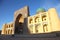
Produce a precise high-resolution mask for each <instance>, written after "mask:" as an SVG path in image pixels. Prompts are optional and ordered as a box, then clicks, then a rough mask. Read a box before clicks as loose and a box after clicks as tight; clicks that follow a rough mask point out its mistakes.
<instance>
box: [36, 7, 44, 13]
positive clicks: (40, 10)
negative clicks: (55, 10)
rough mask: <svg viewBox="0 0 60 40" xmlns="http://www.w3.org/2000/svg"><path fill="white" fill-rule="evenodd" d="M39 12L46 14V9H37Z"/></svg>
mask: <svg viewBox="0 0 60 40" xmlns="http://www.w3.org/2000/svg"><path fill="white" fill-rule="evenodd" d="M37 12H45V9H44V8H39V9H37Z"/></svg>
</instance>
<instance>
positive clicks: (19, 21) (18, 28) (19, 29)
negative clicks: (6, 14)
mask: <svg viewBox="0 0 60 40" xmlns="http://www.w3.org/2000/svg"><path fill="white" fill-rule="evenodd" d="M23 23H24V17H23V15H22V14H19V15H18V16H17V17H16V21H15V33H16V34H23Z"/></svg>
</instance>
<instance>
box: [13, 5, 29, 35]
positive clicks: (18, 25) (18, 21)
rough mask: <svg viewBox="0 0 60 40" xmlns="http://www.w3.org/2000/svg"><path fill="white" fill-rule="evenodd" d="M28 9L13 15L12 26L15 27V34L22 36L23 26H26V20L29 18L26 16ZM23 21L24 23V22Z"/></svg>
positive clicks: (25, 8)
mask: <svg viewBox="0 0 60 40" xmlns="http://www.w3.org/2000/svg"><path fill="white" fill-rule="evenodd" d="M28 12H29V11H28V7H27V6H26V7H24V8H22V9H20V10H18V11H16V12H15V14H14V17H15V18H14V25H15V34H24V32H25V31H24V30H26V29H25V27H26V26H25V25H27V22H26V23H25V21H26V18H27V17H28V16H29V14H28ZM24 20H25V21H24Z"/></svg>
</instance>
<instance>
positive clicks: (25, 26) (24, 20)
mask: <svg viewBox="0 0 60 40" xmlns="http://www.w3.org/2000/svg"><path fill="white" fill-rule="evenodd" d="M55 31H60V19H59V17H58V15H57V11H56V9H55V8H50V9H48V10H47V11H46V10H45V9H44V8H39V9H38V10H37V11H36V14H35V15H33V16H30V15H29V7H28V6H25V7H23V8H21V9H19V10H17V11H15V12H14V19H13V21H12V22H10V23H5V24H3V27H2V31H1V34H2V35H12V34H40V33H51V32H55Z"/></svg>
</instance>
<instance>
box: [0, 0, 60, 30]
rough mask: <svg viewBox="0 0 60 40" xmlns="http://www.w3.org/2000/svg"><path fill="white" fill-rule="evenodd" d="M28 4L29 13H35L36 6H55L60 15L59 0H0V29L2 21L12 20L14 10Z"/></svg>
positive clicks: (46, 7)
mask: <svg viewBox="0 0 60 40" xmlns="http://www.w3.org/2000/svg"><path fill="white" fill-rule="evenodd" d="M26 5H27V6H29V11H30V15H31V16H32V15H35V13H36V10H37V9H38V8H45V9H46V10H48V9H49V8H53V7H54V8H56V10H57V12H58V16H59V17H60V0H0V30H1V29H2V25H3V24H4V23H9V22H12V21H13V18H14V12H15V11H16V10H18V9H20V8H22V7H24V6H26Z"/></svg>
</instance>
